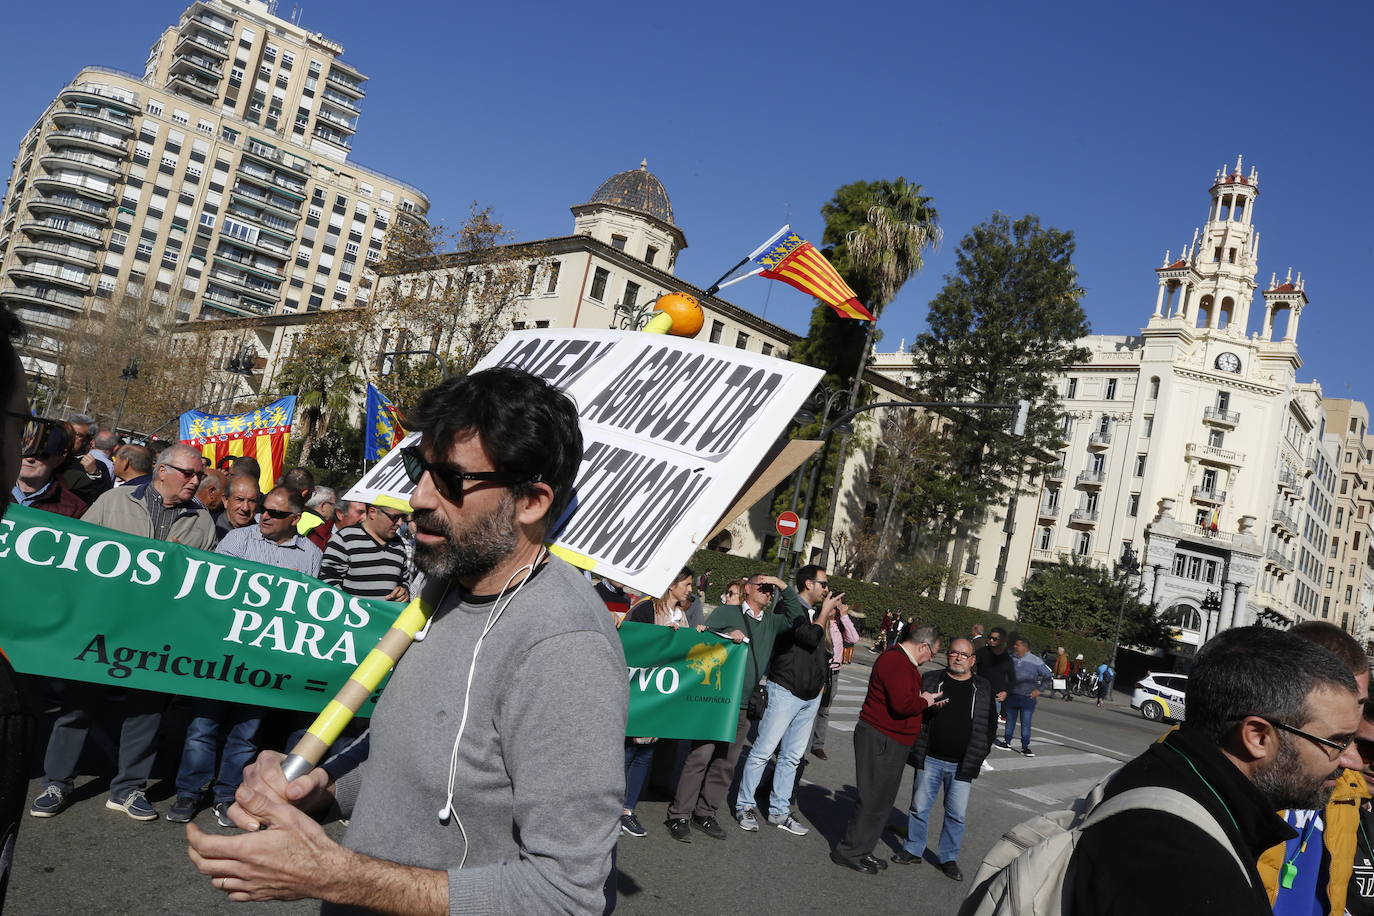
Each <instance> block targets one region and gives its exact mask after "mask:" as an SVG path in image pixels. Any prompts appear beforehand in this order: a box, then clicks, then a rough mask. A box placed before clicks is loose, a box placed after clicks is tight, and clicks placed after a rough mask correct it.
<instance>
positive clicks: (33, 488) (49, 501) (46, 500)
mask: <svg viewBox="0 0 1374 916" xmlns="http://www.w3.org/2000/svg"><path fill="white" fill-rule="evenodd" d="M33 425H34V426H35V427H36V429H35V430H34V431H33V433H32V436H31V440H32V441H30V442H26V443H25V448H24V456H23V458H22V460H21V461H20V463H19V478H18V480H16V481H15V484H14V489H13V490H11V491H10V502H13V503H19V504H20V505H21V506H31V507H33V508H34V509H42V510H43V511H44V512H52V513H55V514H57V515H65V516H66V517H67V518H80V517H81V516H82V515H84V514H85V513H86V503H85V501H83V500H82V499H81V497H79V496H77V495H76V494H75V493H73V492H72V491H71V490H68V489H67V488H66V487H65V486H63V485H62V480H61V479H60V478H59V477H58V474H57V469H58V468H60V467H61V466H62V463H63V462H64V461H66V460H67V455H68V453H69V452H70V450H71V439H70V438H68V436H67V431H66V430H65V429H64V428H63V427H62V426H60V425H47V424H45V423H43V422H42V421H33Z"/></svg>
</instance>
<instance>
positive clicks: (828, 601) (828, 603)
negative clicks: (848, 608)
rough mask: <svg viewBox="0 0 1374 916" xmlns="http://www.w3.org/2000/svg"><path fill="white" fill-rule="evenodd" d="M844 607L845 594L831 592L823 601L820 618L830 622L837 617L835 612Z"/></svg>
mask: <svg viewBox="0 0 1374 916" xmlns="http://www.w3.org/2000/svg"><path fill="white" fill-rule="evenodd" d="M843 606H844V592H839V593H838V594H837V593H835V592H831V593H829V594H828V595H826V596H825V599H824V600H823V601H821V613H820V616H821V617H824V618H826V619H827V620H829V619H831V618H833V617H834V616H835V612H836V611H837V610H838V609H839V608H841V607H843Z"/></svg>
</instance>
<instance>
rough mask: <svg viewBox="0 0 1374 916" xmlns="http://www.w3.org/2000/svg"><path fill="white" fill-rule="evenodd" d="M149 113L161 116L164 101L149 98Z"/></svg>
mask: <svg viewBox="0 0 1374 916" xmlns="http://www.w3.org/2000/svg"><path fill="white" fill-rule="evenodd" d="M148 114H150V115H159V116H160V115H161V114H162V103H161V102H157V101H154V100H153V99H149V100H148Z"/></svg>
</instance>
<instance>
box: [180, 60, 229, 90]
mask: <svg viewBox="0 0 1374 916" xmlns="http://www.w3.org/2000/svg"><path fill="white" fill-rule="evenodd" d="M171 70H172V72H173V73H186V72H189V73H195V74H199V75H200V76H203V77H206V78H207V79H213V80H215V81H216V83H218V81H219V79H220V78H221V77H223V76H224V67H223V66H222V65H221V64H220V62H219V61H217V60H215V59H213V58H210V57H204V56H202V55H200V54H178V55H177V56H176V57H174V58H172V67H171Z"/></svg>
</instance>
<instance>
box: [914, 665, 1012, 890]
mask: <svg viewBox="0 0 1374 916" xmlns="http://www.w3.org/2000/svg"><path fill="white" fill-rule="evenodd" d="M948 659H949V666H948V667H947V668H946V669H945V670H944V671H938V670H937V671H927V672H926V673H925V674H924V675H922V676H921V689H922V691H923V692H925V693H930V694H940V695H942V696H944V698H945V702H944V704H942V705H940V706H936V707H934V708H932V709H927V710H926V712H925V722H924V723H923V724H922V727H921V733H920V734H919V735H917V736H916V743H915V744H914V745H912V748H911V762H912V763H913V764H914V765H915V767H916V777H915V779H914V780H913V781H912V787H911V807H910V808H909V809H908V811H907V829H906V842H904V843H903V844H902V848H901V849H898V850H897V853H896V855H894V856H893V857H892V861H893V862H896V863H897V864H899V865H920V864H921V861H922V860H923V859H924V858H925V853H926V838H927V836H928V834H929V830H930V812H931V811H932V810H934V808H935V799H936V798H937V797H938V796H939V795H940V793H941V792H942V791H943V792H944V796H945V816H944V822H943V824H941V827H940V844H939V846H938V847H937V848H936V850H935V858H934V862H935V864H937V865H938V866H939V867H940V871H942V872H944V873H945V875H946V876H947V877H949V878H953V879H954V880H955V881H962V880H964V873H963V872H962V871H960V870H959V850H960V849H961V848H962V847H963V844H964V815H965V812H967V811H968V797H969V793H970V792H971V791H972V790H973V780H975V779H977V778H978V773H979V771H980V770H981V769H982V768H983V761H984V760H986V759H987V756H988V752H989V751H991V750H992V737H993V734H994V733H995V732H996V731H997V709H996V704H995V703H994V702H993V699H992V687H991V686H990V685H989V684H988V682H987V680H986V679H984V678H982V677H980V676H978V675H976V674H974V673H973V641H972V640H969V639H962V638H960V639H956V640H954V641H953V642H951V643H950V644H949V653H948Z"/></svg>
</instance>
